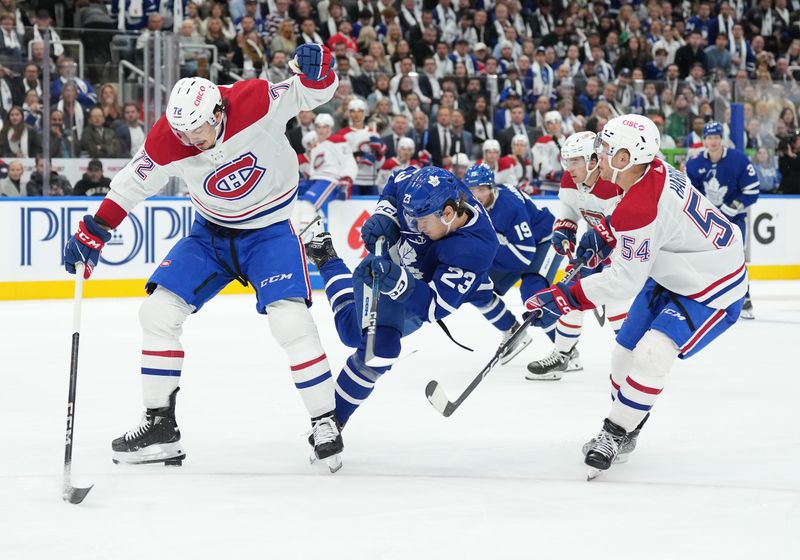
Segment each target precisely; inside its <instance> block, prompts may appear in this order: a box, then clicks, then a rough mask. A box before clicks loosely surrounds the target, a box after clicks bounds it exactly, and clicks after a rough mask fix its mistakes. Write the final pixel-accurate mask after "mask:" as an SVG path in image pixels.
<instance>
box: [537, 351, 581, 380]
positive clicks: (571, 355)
mask: <svg viewBox="0 0 800 560" xmlns="http://www.w3.org/2000/svg"><path fill="white" fill-rule="evenodd" d="M573 361H574V364H575V365H574V368H573V369H570V365H571V363H572V362H573ZM582 369H583V366H582V365H581V362H580V354H578V349H577V348H576V347H574V346H573V347H572V350H570V351H569V352H559V351H558V350H555V349H554V350H553V352H552V353H551V354H550V355H549V356H547V357H546V358H543V359H541V360H536V361H534V362H531V363H529V364H528V373H526V374H525V379H528V380H530V381H558V380H559V379H561V378H562V377H563V376H564V372H565V371H580V370H582Z"/></svg>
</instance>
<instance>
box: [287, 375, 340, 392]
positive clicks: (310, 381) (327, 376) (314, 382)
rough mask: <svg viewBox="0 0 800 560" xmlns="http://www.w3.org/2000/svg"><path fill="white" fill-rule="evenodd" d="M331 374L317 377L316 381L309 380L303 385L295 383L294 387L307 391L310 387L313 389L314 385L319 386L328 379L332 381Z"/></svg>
mask: <svg viewBox="0 0 800 560" xmlns="http://www.w3.org/2000/svg"><path fill="white" fill-rule="evenodd" d="M331 377H332V376H331V372H329V371H326V372H325V373H323V374H322V375H319V376H317V377H315V378H314V379H309V380H308V381H303V382H302V383H295V384H294V386H295V387H297V388H298V389H307V388H308V387H313V386H314V385H318V384H320V383H322V382H323V381H325V380H326V379H330V378H331Z"/></svg>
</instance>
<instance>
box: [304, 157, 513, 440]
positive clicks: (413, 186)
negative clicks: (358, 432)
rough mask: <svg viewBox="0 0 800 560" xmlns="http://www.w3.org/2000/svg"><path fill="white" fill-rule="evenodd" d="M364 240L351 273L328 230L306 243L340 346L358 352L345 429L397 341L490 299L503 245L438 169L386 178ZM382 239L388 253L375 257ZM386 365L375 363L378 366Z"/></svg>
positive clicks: (346, 371)
mask: <svg viewBox="0 0 800 560" xmlns="http://www.w3.org/2000/svg"><path fill="white" fill-rule="evenodd" d="M361 237H362V239H363V240H364V245H365V247H366V248H367V250H368V251H369V254H368V255H367V256H366V258H365V259H364V260H363V261H362V262H361V263H360V264H359V265H358V267H356V269H355V270H354V271H353V273H352V274H351V273H350V270H349V269H348V268H347V266H346V265H345V263H344V262H343V261H342V260H341V259H340V258H338V256H337V255H336V251H335V250H334V248H333V242H332V240H331V237H330V235H329V234H328V233H321V234H318V235H317V236H315V237H314V238H312V239H311V240H310V241H309V242H308V243H307V244H306V253H307V254H308V257H309V259H311V261H313V262H314V264H315V265H317V268H319V271H320V274H321V275H322V278H323V280H324V281H325V293H326V294H327V296H328V300H329V302H330V305H331V308H332V310H333V313H334V320H335V322H336V330H337V332H338V333H339V338H341V340H342V342H343V343H344V344H345V345H346V346H349V347H351V348H355V349H356V351H355V352H354V353H353V354H352V355H351V356H350V357H349V358H348V359H347V362H346V364H345V366H344V368H343V369H342V371H341V373H339V376H338V377H337V379H336V418H337V420H338V422H339V424H340V425H341V426H344V425H345V424H346V423H347V421H348V420H349V419H350V416H351V415H352V414H353V413H354V412H355V411H356V409H357V408H358V407H359V406H360V405H361V404H362V403H363V402H364V401H365V400H366V399H367V397H368V396H369V395H370V394H371V393H372V390H373V389H374V387H375V383H376V382H377V380H378V379H379V378H380V377H381V375H383V374H384V373H386V372H387V371H389V369H390V368H391V367H392V364H393V362H394V361H396V359H397V358H398V357H399V355H400V340H401V338H402V337H403V336H406V335H408V334H410V333H411V332H413V331H415V330H417V329H418V328H419V327H420V326H421V325H422V324H423V323H425V322H436V321H438V320H440V319H442V318H444V317H446V316H447V315H449V314H451V313H453V312H454V311H456V310H457V309H458V308H459V307H460V306H461V305H463V304H465V303H472V302H474V301H476V300H481V299H486V297H487V296H485V295H484V293H486V294H487V295H488V296H489V297H490V296H491V290H492V283H491V281H490V280H489V274H488V272H489V268H490V267H491V266H492V262H493V260H494V257H495V254H496V253H497V247H498V241H497V235H495V232H494V228H493V227H492V222H491V220H490V219H489V215H488V214H487V213H486V210H484V208H483V207H482V206H481V205H480V203H479V202H478V201H477V200H475V198H473V196H472V194H471V193H470V192H469V190H468V189H467V188H466V186H464V184H463V183H462V182H461V181H460V180H459V179H458V178H456V176H455V175H453V174H452V173H450V172H449V171H445V170H443V169H440V168H437V167H424V168H422V169H415V168H413V167H408V168H406V169H403V170H400V171H397V172H395V174H394V175H392V176H391V177H390V178H389V181H388V182H387V184H386V187H385V188H384V191H383V194H382V195H381V199H380V201H379V203H378V206H377V208H376V210H375V212H374V214H373V215H372V216H371V217H370V218H369V219H368V220H367V221H366V222H365V223H364V225H363V226H362V229H361ZM380 237H383V238H384V239H385V243H384V245H385V247H386V249H387V251H386V252H385V253H386V255H387V256H376V255H375V245H376V242H377V241H378V239H379V238H380ZM373 278H377V279H378V281H379V284H380V296H379V303H378V313H377V329H376V335H375V356H376V360H375V361H373V362H372V364H373V365H367V364H366V358H365V348H366V330H365V327H366V324H365V322H364V317H363V313H362V310H364V309H368V307H369V304H368V302H367V300H368V298H369V296H370V289H369V286H370V285H371V284H372V281H373ZM376 362H377V363H380V364H381V365H374V364H375V363H376Z"/></svg>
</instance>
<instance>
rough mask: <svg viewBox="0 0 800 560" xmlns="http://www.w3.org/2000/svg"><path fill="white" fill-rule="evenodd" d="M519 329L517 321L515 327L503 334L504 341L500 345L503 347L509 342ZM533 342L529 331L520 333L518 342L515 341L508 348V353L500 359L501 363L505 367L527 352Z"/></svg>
mask: <svg viewBox="0 0 800 560" xmlns="http://www.w3.org/2000/svg"><path fill="white" fill-rule="evenodd" d="M518 328H519V323H518V322H516V321H515V322H514V325H513V326H512V327H511V328H510V329H508V330H507V331H505V332H504V333H503V340H502V341H500V345H501V346H502V345H503V344H505V343H506V342H508V340H509V339H510V338H511V335H512V334H514V331H515V330H517V329H518ZM532 341H533V339H532V338H531V337H530V335H529V334H528V332H527V331H525V332H521V333H519V336H518V337H517V339H516V341H514V344H512V345H510V346H509V347H508V348H506V351H505V352H504V353H503V355H502V356H501V357H500V363H501V364H503V365H505V364H507V363H508V362H510V361H511V360H513V359H514V358H515V357H516V355H517V354H519V353H520V352H522V351H523V350H525V348H527V347H528V345H529V344H530V343H531V342H532Z"/></svg>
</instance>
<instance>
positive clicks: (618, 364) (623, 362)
mask: <svg viewBox="0 0 800 560" xmlns="http://www.w3.org/2000/svg"><path fill="white" fill-rule="evenodd" d="M632 366H633V352H632V351H631V350H628V349H627V348H625V347H624V346H621V345H620V344H616V345H615V346H614V348H613V350H612V351H611V374H610V375H609V376H608V379H609V381H610V382H611V400H612V401H614V400H616V398H617V392H618V391H619V388H620V384H621V383H622V382H623V381H625V378H626V377H627V376H628V374H629V373H630V371H631V367H632Z"/></svg>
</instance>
